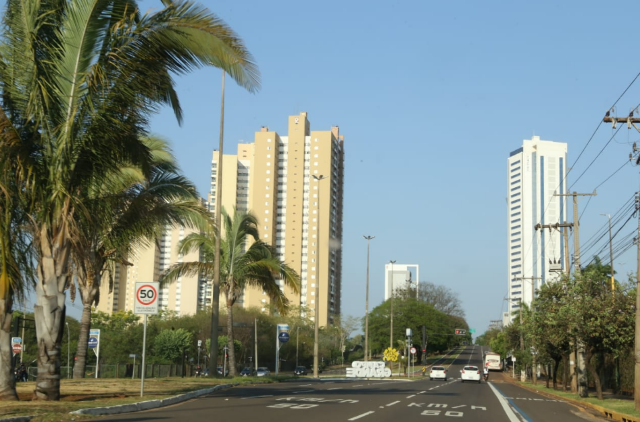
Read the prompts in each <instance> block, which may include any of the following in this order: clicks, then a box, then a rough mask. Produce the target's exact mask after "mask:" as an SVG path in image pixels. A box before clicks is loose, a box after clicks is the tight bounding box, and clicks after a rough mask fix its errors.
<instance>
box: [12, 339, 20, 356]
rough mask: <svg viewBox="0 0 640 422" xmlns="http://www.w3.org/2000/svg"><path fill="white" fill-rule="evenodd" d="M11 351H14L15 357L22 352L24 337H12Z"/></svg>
mask: <svg viewBox="0 0 640 422" xmlns="http://www.w3.org/2000/svg"><path fill="white" fill-rule="evenodd" d="M11 350H13V356H15V355H17V354H18V353H20V352H22V337H11Z"/></svg>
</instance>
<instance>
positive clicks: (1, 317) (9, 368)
mask: <svg viewBox="0 0 640 422" xmlns="http://www.w3.org/2000/svg"><path fill="white" fill-rule="evenodd" d="M11 308H12V306H11V300H7V299H0V400H18V395H17V394H16V379H15V377H14V375H13V351H12V350H11V319H12V314H11V312H12V310H11Z"/></svg>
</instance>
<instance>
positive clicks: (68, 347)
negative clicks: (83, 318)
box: [65, 322, 71, 379]
mask: <svg viewBox="0 0 640 422" xmlns="http://www.w3.org/2000/svg"><path fill="white" fill-rule="evenodd" d="M65 324H67V379H69V378H71V368H70V367H69V356H70V351H71V347H70V345H69V342H70V341H71V332H69V323H68V322H65Z"/></svg>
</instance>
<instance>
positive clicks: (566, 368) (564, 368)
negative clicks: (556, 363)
mask: <svg viewBox="0 0 640 422" xmlns="http://www.w3.org/2000/svg"><path fill="white" fill-rule="evenodd" d="M562 372H563V374H562V391H564V392H565V393H566V392H567V381H569V356H567V355H566V354H565V355H563V356H562Z"/></svg>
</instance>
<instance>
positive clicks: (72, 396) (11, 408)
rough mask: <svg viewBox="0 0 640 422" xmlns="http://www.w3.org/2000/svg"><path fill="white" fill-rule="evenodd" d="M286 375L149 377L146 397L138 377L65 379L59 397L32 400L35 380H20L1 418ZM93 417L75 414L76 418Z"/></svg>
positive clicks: (49, 417) (38, 417) (45, 419)
mask: <svg viewBox="0 0 640 422" xmlns="http://www.w3.org/2000/svg"><path fill="white" fill-rule="evenodd" d="M287 378H291V377H260V378H258V377H236V378H149V379H145V380H144V397H140V380H139V379H133V380H132V379H93V378H85V379H69V380H67V379H64V380H62V381H61V384H60V393H61V398H60V401H38V400H32V397H33V390H34V388H35V382H19V383H18V385H17V390H18V396H19V397H20V401H17V402H15V401H14V402H0V419H2V418H11V417H16V416H32V415H33V416H35V418H34V419H32V421H34V422H57V421H69V420H72V415H70V414H69V412H72V411H74V410H78V409H86V408H92V407H107V406H117V405H121V404H131V403H137V402H141V401H147V400H158V399H164V398H168V397H173V396H176V395H178V394H183V393H188V392H190V391H195V390H200V389H203V388H210V387H214V386H216V385H220V384H237V383H240V384H252V383H255V382H261V383H264V382H267V383H268V382H278V381H281V380H284V379H287ZM94 418H95V417H92V416H88V415H73V420H76V421H81V420H90V419H94Z"/></svg>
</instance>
